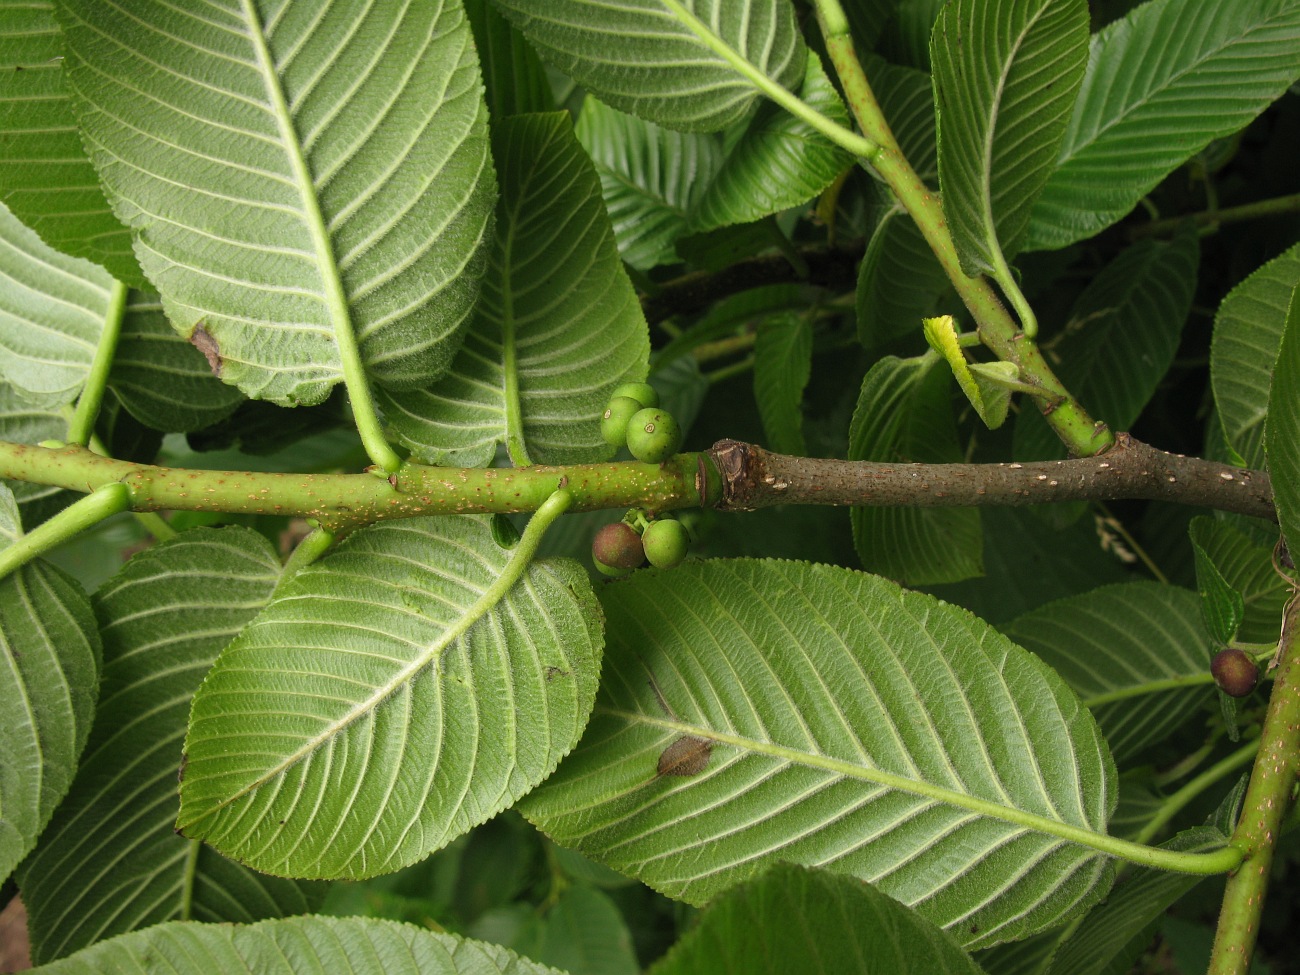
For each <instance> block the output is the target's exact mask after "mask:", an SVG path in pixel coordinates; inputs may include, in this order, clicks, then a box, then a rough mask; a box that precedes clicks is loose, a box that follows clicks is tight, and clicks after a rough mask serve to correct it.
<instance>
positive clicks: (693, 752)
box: [659, 735, 713, 775]
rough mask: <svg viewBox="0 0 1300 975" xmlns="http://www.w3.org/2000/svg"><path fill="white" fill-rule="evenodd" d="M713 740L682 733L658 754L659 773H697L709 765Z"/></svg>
mask: <svg viewBox="0 0 1300 975" xmlns="http://www.w3.org/2000/svg"><path fill="white" fill-rule="evenodd" d="M712 752H713V742H711V741H709V740H708V739H707V738H695V737H692V736H690V735H683V736H682V737H681V738H678V739H677V740H676V741H675V742H673V743H672V744H671V745H669V746H668V747H667V748H665V749H664V750H663V753H662V754H660V756H659V774H660V775H699V774H700V773H701V772H703V771H704V770H705V769H706V768H708V766H709V755H710V754H712Z"/></svg>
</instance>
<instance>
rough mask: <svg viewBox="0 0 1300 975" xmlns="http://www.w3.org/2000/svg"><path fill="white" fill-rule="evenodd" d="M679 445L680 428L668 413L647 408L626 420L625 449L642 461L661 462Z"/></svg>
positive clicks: (675, 450) (648, 462) (680, 440)
mask: <svg viewBox="0 0 1300 975" xmlns="http://www.w3.org/2000/svg"><path fill="white" fill-rule="evenodd" d="M681 445H682V428H681V426H680V425H679V424H678V422H677V421H676V420H675V419H674V418H673V416H672V414H670V413H665V412H664V411H663V410H657V409H653V408H649V409H644V410H641V411H640V412H639V413H637V414H635V415H634V416H633V417H632V419H631V420H629V421H628V425H627V449H628V450H630V451H631V452H632V456H633V457H635V458H636V459H637V460H639V461H641V462H642V463H646V464H658V463H662V462H663V461H665V460H667V459H668V458H669V457H671V456H672V455H673V454H675V453H677V451H678V448H680V447H681Z"/></svg>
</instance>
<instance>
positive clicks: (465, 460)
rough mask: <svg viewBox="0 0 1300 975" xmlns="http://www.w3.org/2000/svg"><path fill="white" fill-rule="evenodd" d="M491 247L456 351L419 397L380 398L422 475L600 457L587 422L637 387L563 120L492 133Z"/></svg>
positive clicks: (622, 294) (594, 205)
mask: <svg viewBox="0 0 1300 975" xmlns="http://www.w3.org/2000/svg"><path fill="white" fill-rule="evenodd" d="M493 151H494V153H495V154H496V159H497V167H498V169H499V170H500V173H501V199H500V201H499V203H498V205H497V239H496V244H495V246H494V247H493V248H492V254H491V260H490V263H489V267H488V272H487V275H486V276H485V279H484V284H483V294H482V296H481V297H480V299H479V303H478V305H477V307H476V308H475V310H474V318H473V323H472V325H471V326H470V330H469V334H468V336H467V337H466V339H465V346H464V348H463V349H462V350H461V352H460V354H459V355H458V356H457V357H456V360H455V362H454V363H453V364H452V367H451V374H450V375H448V376H447V377H446V378H445V379H443V380H441V381H440V382H438V383H436V384H434V385H433V386H432V387H430V388H429V389H427V390H417V391H413V392H406V393H387V392H383V393H381V395H380V403H381V405H382V406H383V409H384V413H385V416H386V418H387V420H388V422H389V424H390V425H391V426H392V428H393V430H394V432H395V433H396V434H397V436H398V437H399V438H400V439H401V441H402V442H403V443H405V444H406V445H407V446H409V447H410V448H411V450H412V451H413V452H414V453H415V455H416V457H417V458H419V459H420V460H421V461H423V462H425V463H429V464H443V465H450V466H457V467H476V466H482V465H486V464H487V463H488V462H489V461H490V460H491V459H492V457H493V455H494V454H495V453H496V445H497V444H498V443H501V442H504V443H505V444H506V446H507V448H509V450H510V455H511V457H512V458H513V459H514V461H515V463H516V464H517V465H520V466H522V465H523V464H527V463H544V464H581V463H589V462H593V461H598V460H605V459H607V458H608V457H609V456H610V454H611V453H612V452H613V451H612V450H611V448H610V446H609V445H608V444H607V443H606V442H605V440H604V439H603V438H602V437H601V434H600V416H601V413H603V412H604V410H605V404H606V403H607V402H608V400H609V396H610V393H612V392H613V391H614V388H615V387H616V386H617V385H618V384H619V383H621V382H626V381H628V380H640V379H643V378H644V377H645V374H646V369H647V359H648V358H649V355H650V337H649V334H648V330H647V327H646V321H645V316H644V315H643V314H642V313H641V306H640V304H639V302H638V301H637V297H636V292H635V291H634V290H633V288H632V282H631V281H629V280H628V277H627V274H626V272H624V270H623V266H622V264H620V263H619V258H618V250H617V248H616V246H615V244H614V235H613V232H612V230H611V229H610V225H609V218H608V216H606V214H605V208H604V205H603V204H602V202H601V189H600V181H599V180H598V179H597V177H596V173H595V171H594V170H593V168H592V165H591V161H590V160H589V159H588V158H587V156H586V154H585V153H584V152H583V151H582V146H581V145H580V144H579V143H578V140H577V138H576V137H575V136H574V134H573V126H572V125H571V124H570V123H569V117H568V115H567V114H566V113H563V112H555V113H548V114H544V115H519V116H515V117H513V118H508V119H505V120H504V121H501V122H497V123H496V125H495V126H494V127H493Z"/></svg>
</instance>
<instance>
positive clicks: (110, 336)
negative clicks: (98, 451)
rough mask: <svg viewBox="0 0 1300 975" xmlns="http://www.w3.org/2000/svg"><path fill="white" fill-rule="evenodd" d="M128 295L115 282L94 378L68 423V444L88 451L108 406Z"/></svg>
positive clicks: (92, 372)
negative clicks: (106, 400)
mask: <svg viewBox="0 0 1300 975" xmlns="http://www.w3.org/2000/svg"><path fill="white" fill-rule="evenodd" d="M127 294H128V289H127V286H126V285H124V284H123V283H122V282H121V281H114V282H113V290H112V292H111V293H110V294H109V297H108V308H107V310H106V311H105V312H104V328H103V330H102V331H101V332H100V333H99V344H98V345H97V346H95V356H94V358H93V359H92V360H91V362H90V374H89V375H88V376H86V385H85V386H84V387H82V390H81V396H80V398H78V400H77V409H76V412H74V413H73V414H72V419H71V420H69V421H68V443H75V444H77V445H78V446H81V447H84V446H86V444H88V443H89V442H90V438H91V436H93V435H94V432H95V420H96V418H97V417H98V416H99V407H100V404H102V403H103V402H104V390H105V389H107V388H108V374H109V372H111V371H112V368H113V357H114V356H115V355H117V340H118V338H119V337H120V336H121V334H122V319H123V318H124V317H126V298H127Z"/></svg>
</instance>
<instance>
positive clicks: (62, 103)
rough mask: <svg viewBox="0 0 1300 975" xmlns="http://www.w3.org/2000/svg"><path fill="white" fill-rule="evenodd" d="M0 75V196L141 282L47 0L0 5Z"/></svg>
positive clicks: (81, 253)
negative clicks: (87, 139)
mask: <svg viewBox="0 0 1300 975" xmlns="http://www.w3.org/2000/svg"><path fill="white" fill-rule="evenodd" d="M0 77H3V78H4V85H3V86H0V202H2V203H4V204H5V205H7V206H8V207H9V208H10V209H11V210H12V211H13V212H14V213H16V214H17V215H18V216H19V217H21V218H22V220H23V221H24V222H25V223H26V224H27V225H28V226H30V227H33V228H35V230H36V232H37V233H38V234H40V236H41V239H42V240H44V241H45V242H46V243H47V244H49V245H50V246H51V247H53V248H55V249H57V250H60V251H62V252H63V253H65V254H71V255H73V256H75V257H84V258H86V259H87V260H89V261H94V262H95V263H96V264H100V265H103V267H105V268H107V269H108V271H109V273H111V274H112V275H113V276H114V277H116V278H117V279H118V280H120V281H125V282H127V283H128V284H132V285H135V286H137V287H143V285H144V276H143V275H142V274H141V273H140V265H139V264H138V263H136V259H135V255H134V254H133V253H132V252H131V232H130V231H129V230H127V229H126V227H124V226H123V225H122V222H121V221H120V220H118V219H117V217H115V216H114V215H113V211H112V210H111V209H110V208H109V205H108V201H107V200H106V199H104V191H103V190H102V189H100V186H99V179H98V178H97V177H96V176H95V169H94V167H93V166H91V164H90V159H89V158H88V157H87V156H86V151H85V149H84V148H83V147H82V145H81V139H80V137H79V136H78V134H77V120H76V117H75V116H74V115H73V113H72V100H71V98H70V96H69V93H68V89H67V86H66V85H65V84H64V80H63V39H62V38H61V37H60V36H59V25H58V23H57V22H56V21H55V19H54V3H53V2H52V0H50V2H43V0H34V2H24V3H6V4H4V5H3V6H2V7H0Z"/></svg>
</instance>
